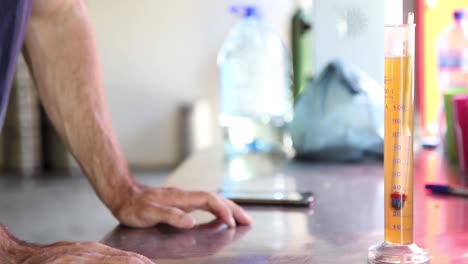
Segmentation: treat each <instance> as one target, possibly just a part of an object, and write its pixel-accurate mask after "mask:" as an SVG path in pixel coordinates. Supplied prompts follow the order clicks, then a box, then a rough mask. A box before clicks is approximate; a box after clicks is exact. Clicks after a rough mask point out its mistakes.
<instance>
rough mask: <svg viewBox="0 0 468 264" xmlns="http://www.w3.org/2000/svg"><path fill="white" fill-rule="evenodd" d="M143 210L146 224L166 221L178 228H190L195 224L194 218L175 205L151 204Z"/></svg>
mask: <svg viewBox="0 0 468 264" xmlns="http://www.w3.org/2000/svg"><path fill="white" fill-rule="evenodd" d="M144 210H145V212H144V215H145V218H146V222H148V226H151V225H156V224H159V223H166V224H169V225H172V226H175V227H178V228H192V227H193V226H194V225H195V220H194V219H193V217H192V216H191V215H190V214H188V213H185V212H184V211H182V210H180V209H178V208H175V207H168V206H161V205H157V204H151V205H148V206H147V207H146V208H145V209H144Z"/></svg>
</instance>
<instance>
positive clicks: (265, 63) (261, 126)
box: [218, 6, 293, 156]
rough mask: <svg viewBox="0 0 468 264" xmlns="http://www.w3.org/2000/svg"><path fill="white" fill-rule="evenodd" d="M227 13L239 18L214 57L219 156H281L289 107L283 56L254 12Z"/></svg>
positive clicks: (284, 51)
mask: <svg viewBox="0 0 468 264" xmlns="http://www.w3.org/2000/svg"><path fill="white" fill-rule="evenodd" d="M231 11H232V12H233V13H237V14H241V16H242V17H241V20H240V21H239V22H238V23H237V24H236V25H235V26H234V27H233V28H232V30H231V31H230V33H229V34H228V36H227V38H226V39H225V41H224V43H223V46H222V48H221V50H220V51H219V54H218V67H219V76H220V89H221V105H220V108H221V113H220V124H221V126H222V128H223V132H224V145H225V154H227V155H228V156H232V155H236V154H244V153H249V152H261V153H270V152H281V153H285V152H286V153H287V152H289V151H290V150H291V146H292V144H291V140H290V138H289V135H288V133H287V124H288V123H289V122H290V121H291V118H292V105H293V103H292V102H293V100H292V92H291V85H292V80H291V66H290V64H291V63H290V57H289V53H288V51H287V49H286V47H285V46H284V44H283V42H282V41H281V39H280V37H279V36H278V35H277V34H276V33H275V32H274V31H273V30H272V29H271V28H270V27H269V25H268V24H267V23H265V22H264V20H263V19H262V18H261V16H260V14H259V12H258V9H257V8H255V7H253V6H245V7H233V8H231Z"/></svg>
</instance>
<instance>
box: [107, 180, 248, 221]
mask: <svg viewBox="0 0 468 264" xmlns="http://www.w3.org/2000/svg"><path fill="white" fill-rule="evenodd" d="M198 209H199V210H206V211H210V212H211V213H213V214H214V215H215V216H217V217H218V218H219V219H221V220H222V221H223V222H225V223H226V224H227V225H228V226H230V227H233V226H235V225H236V223H238V224H241V225H248V224H250V223H251V220H250V218H249V216H247V214H246V213H245V212H244V210H243V209H242V208H241V207H239V206H238V205H236V204H235V203H233V202H232V201H230V200H228V199H226V198H224V197H221V196H219V195H217V194H215V193H211V192H202V191H197V192H193V191H184V190H180V189H176V188H150V187H145V186H140V187H138V188H136V189H135V191H134V192H132V193H131V194H130V196H129V197H128V199H126V200H125V202H124V203H123V204H122V205H120V206H118V207H116V209H115V210H113V213H114V215H115V217H116V218H117V219H118V220H119V221H120V223H121V224H123V225H127V226H130V227H150V226H154V225H156V224H159V223H166V224H169V225H172V226H175V227H179V228H191V227H193V226H194V225H195V221H194V219H193V217H192V216H191V215H190V214H188V213H189V212H191V211H194V210H198Z"/></svg>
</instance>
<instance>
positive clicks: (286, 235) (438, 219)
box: [102, 149, 468, 264]
mask: <svg viewBox="0 0 468 264" xmlns="http://www.w3.org/2000/svg"><path fill="white" fill-rule="evenodd" d="M415 159H416V162H415V174H414V177H415V190H414V195H415V196H414V199H415V212H414V220H415V221H414V235H415V242H416V243H417V244H418V245H419V246H421V247H424V248H427V249H429V251H430V253H431V256H432V258H431V263H436V264H439V263H440V264H444V263H447V264H458V263H468V198H462V197H455V196H438V195H433V194H429V193H427V192H426V190H425V189H424V184H425V183H429V182H431V183H443V184H463V182H464V179H463V178H462V177H461V176H459V174H458V171H457V170H456V168H454V167H451V166H450V165H448V164H447V163H446V162H445V161H444V160H443V159H442V158H441V155H440V153H438V152H437V151H433V150H432V151H430V150H422V151H419V152H418V153H417V154H416V155H415ZM383 182H384V178H383V164H382V162H381V161H375V160H374V161H365V162H362V163H317V162H315V163H306V162H300V161H287V160H284V159H282V158H280V157H271V156H269V157H264V156H255V155H251V156H248V157H243V158H237V159H233V160H231V161H229V162H224V161H223V158H222V155H221V152H220V151H219V150H218V149H208V150H205V151H202V152H200V153H198V154H196V155H194V156H193V157H191V158H190V159H188V160H187V161H186V162H184V163H183V164H182V165H181V166H180V167H179V168H178V169H177V170H176V171H175V172H174V173H173V174H172V175H171V176H170V177H169V179H168V182H167V183H166V185H168V186H176V187H181V188H185V189H192V190H198V189H203V190H209V191H217V190H219V189H220V188H224V189H226V188H227V189H231V190H232V189H234V190H236V189H239V190H255V191H260V190H272V189H275V190H298V191H312V192H313V193H314V194H315V203H314V204H313V205H312V206H311V207H307V208H286V207H278V206H244V208H245V209H246V210H247V211H248V213H249V214H250V216H251V217H252V219H253V224H252V225H251V226H239V227H236V228H227V227H226V226H225V225H224V224H222V223H220V222H219V221H217V220H215V219H214V218H213V216H212V215H210V214H208V213H204V212H195V217H196V219H197V221H198V223H199V224H198V225H197V226H196V227H195V228H194V229H192V230H178V229H175V228H172V227H169V226H166V225H159V226H156V227H154V228H150V229H130V228H125V227H120V226H119V227H116V228H115V229H114V230H113V231H111V232H110V233H109V234H108V235H107V236H106V237H105V238H104V239H103V241H102V242H103V243H105V244H107V245H109V246H112V247H116V248H120V249H124V250H129V251H134V252H137V253H140V254H143V255H145V256H148V257H149V258H151V259H153V260H155V262H157V263H227V264H228V263H320V264H322V263H333V264H336V263H347V264H352V263H367V249H368V247H369V246H371V245H373V244H377V243H380V242H383V223H384V215H383V213H384V212H383V203H384V202H383V201H384V189H383Z"/></svg>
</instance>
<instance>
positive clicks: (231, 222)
mask: <svg viewBox="0 0 468 264" xmlns="http://www.w3.org/2000/svg"><path fill="white" fill-rule="evenodd" d="M229 226H230V227H235V226H236V220H234V217H231V219H229Z"/></svg>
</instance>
